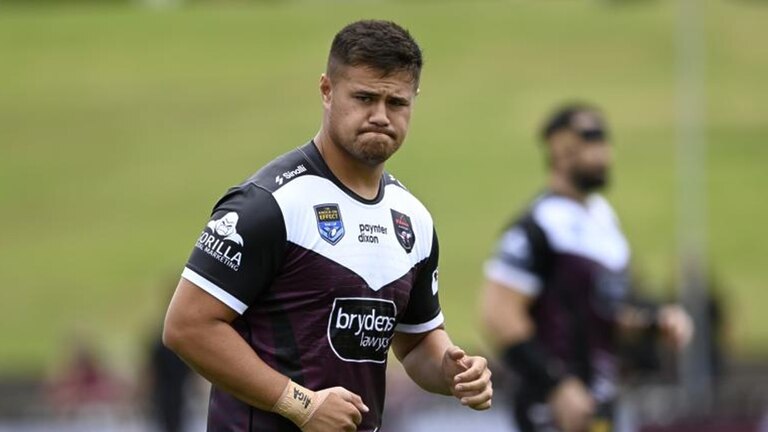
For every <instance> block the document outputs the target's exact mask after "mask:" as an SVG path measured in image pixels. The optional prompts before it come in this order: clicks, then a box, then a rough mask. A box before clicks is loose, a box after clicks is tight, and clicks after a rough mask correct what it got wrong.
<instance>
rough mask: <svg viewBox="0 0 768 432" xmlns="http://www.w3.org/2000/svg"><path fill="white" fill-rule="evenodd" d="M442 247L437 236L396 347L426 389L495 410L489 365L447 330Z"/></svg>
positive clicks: (398, 330)
mask: <svg viewBox="0 0 768 432" xmlns="http://www.w3.org/2000/svg"><path fill="white" fill-rule="evenodd" d="M439 251H440V247H439V244H438V241H437V234H436V233H435V232H434V231H433V233H432V245H431V248H430V253H429V256H428V257H427V258H426V259H425V261H424V262H423V263H422V264H421V265H420V266H419V271H418V273H417V276H416V279H415V281H414V286H413V288H412V289H411V296H410V299H409V301H408V307H407V309H406V310H405V312H404V313H403V315H402V316H401V317H400V321H399V323H398V325H397V327H395V334H394V336H393V338H392V349H393V350H394V353H395V355H396V356H397V358H398V359H399V360H400V362H401V363H402V364H403V367H405V371H406V372H407V373H408V375H409V376H410V377H411V379H412V380H413V381H415V382H416V384H418V385H419V386H421V388H423V389H424V390H427V391H429V392H432V393H438V394H444V395H454V396H456V397H457V398H459V399H460V400H461V402H462V404H464V405H467V406H469V407H471V408H474V409H477V410H483V409H488V408H490V407H491V397H492V396H493V388H492V385H491V372H490V371H489V370H488V362H487V361H486V359H485V358H483V357H479V356H469V355H466V354H465V353H464V351H463V350H462V349H461V348H459V347H457V346H455V345H454V344H453V342H451V339H450V338H449V337H448V333H446V332H445V329H444V327H443V314H442V312H441V309H440V301H439V298H438V297H439V296H438V289H437V282H438V279H437V273H438V272H437V264H438V256H439Z"/></svg>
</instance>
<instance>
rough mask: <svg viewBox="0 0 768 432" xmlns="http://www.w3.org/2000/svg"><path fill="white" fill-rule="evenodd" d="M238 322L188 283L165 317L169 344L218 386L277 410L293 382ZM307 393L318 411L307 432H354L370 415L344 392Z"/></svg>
mask: <svg viewBox="0 0 768 432" xmlns="http://www.w3.org/2000/svg"><path fill="white" fill-rule="evenodd" d="M236 317H237V313H236V312H235V311H233V310H232V309H230V308H229V307H228V306H227V305H225V304H224V303H222V302H220V301H219V300H217V299H215V298H214V297H212V296H211V295H209V294H208V293H207V292H205V291H203V290H202V289H200V288H199V287H197V286H196V285H195V284H193V283H192V282H189V281H188V280H186V279H184V278H182V279H181V281H180V282H179V285H178V287H177V288H176V292H175V293H174V295H173V299H172V300H171V303H170V306H169V307H168V312H167V314H166V317H165V326H164V330H163V342H164V343H165V344H166V346H168V348H170V349H172V350H173V351H174V352H176V354H178V355H179V357H181V358H182V359H184V360H185V361H186V362H187V363H188V364H189V365H190V366H191V367H192V368H193V369H195V370H196V371H197V372H198V373H200V375H202V376H203V377H205V378H206V379H208V380H209V381H210V382H211V383H213V384H214V385H216V386H218V387H219V388H221V389H223V390H225V391H227V392H229V393H231V394H232V395H234V396H235V397H237V398H238V399H240V400H242V401H244V402H246V403H247V404H249V405H252V406H255V407H256V408H259V409H262V410H265V411H270V410H274V408H275V406H276V405H277V402H278V401H279V400H280V398H281V397H282V396H283V392H284V390H285V389H286V388H287V386H288V385H289V384H290V380H289V379H288V377H286V376H285V375H282V374H280V373H279V372H277V371H275V370H274V369H272V368H271V367H270V366H269V365H267V364H266V363H264V362H263V361H262V360H261V359H260V358H259V356H258V355H256V353H255V352H254V351H253V349H251V347H250V346H248V344H247V343H246V342H245V340H244V339H243V338H242V337H240V335H239V334H237V332H235V330H234V329H233V328H232V326H231V324H230V323H231V322H232V321H233V320H234V319H235V318H236ZM291 391H293V388H291ZM307 393H308V395H307V396H308V397H310V398H314V400H313V401H312V402H313V403H315V404H317V406H316V407H315V408H314V411H313V412H312V414H311V416H310V417H309V418H308V421H307V422H306V423H304V424H303V425H300V426H303V427H302V430H303V431H306V432H315V431H318V432H320V431H338V430H343V431H354V430H356V426H357V425H358V424H360V421H361V420H362V414H361V411H362V412H366V411H367V410H368V409H367V407H365V405H364V404H363V402H362V400H361V399H360V397H359V396H357V395H356V394H354V393H352V392H350V391H347V390H345V389H343V388H341V387H334V388H331V389H325V390H322V391H319V392H317V393H315V394H311V393H310V392H307ZM286 396H287V397H288V398H292V397H293V395H292V394H288V395H286ZM287 417H289V418H291V416H290V415H288V416H287ZM291 420H293V419H292V418H291Z"/></svg>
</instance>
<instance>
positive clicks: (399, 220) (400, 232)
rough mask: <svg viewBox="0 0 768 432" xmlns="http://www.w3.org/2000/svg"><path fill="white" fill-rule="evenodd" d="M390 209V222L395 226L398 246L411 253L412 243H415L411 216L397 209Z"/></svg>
mask: <svg viewBox="0 0 768 432" xmlns="http://www.w3.org/2000/svg"><path fill="white" fill-rule="evenodd" d="M391 211H392V223H393V224H394V226H395V237H396V238H397V242H398V243H400V246H402V247H403V249H405V251H406V252H408V253H411V251H412V250H413V245H414V244H415V243H416V236H415V235H414V234H413V225H411V218H409V217H408V216H407V215H404V214H402V213H400V212H399V211H397V210H391Z"/></svg>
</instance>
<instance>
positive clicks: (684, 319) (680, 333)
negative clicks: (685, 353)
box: [658, 304, 694, 350]
mask: <svg viewBox="0 0 768 432" xmlns="http://www.w3.org/2000/svg"><path fill="white" fill-rule="evenodd" d="M658 320H659V321H658V324H659V330H661V335H662V337H663V338H664V339H665V340H666V341H668V342H669V343H670V344H671V345H672V346H673V347H675V348H676V349H678V350H682V349H683V348H685V347H686V346H688V343H690V342H691V338H692V337H693V331H694V329H693V320H692V319H691V316H690V315H688V312H686V311H685V309H683V308H682V307H680V306H679V305H676V304H670V305H665V306H662V307H661V309H660V310H659V316H658Z"/></svg>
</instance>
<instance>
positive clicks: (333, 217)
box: [315, 204, 344, 245]
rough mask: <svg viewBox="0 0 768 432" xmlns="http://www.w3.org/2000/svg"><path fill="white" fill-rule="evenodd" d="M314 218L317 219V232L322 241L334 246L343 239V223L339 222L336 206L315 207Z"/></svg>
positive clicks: (339, 216)
mask: <svg viewBox="0 0 768 432" xmlns="http://www.w3.org/2000/svg"><path fill="white" fill-rule="evenodd" d="M315 217H316V218H317V230H318V231H319V232H320V237H322V238H323V240H325V241H327V242H328V243H330V244H332V245H335V244H336V243H338V242H339V240H341V238H342V237H344V221H343V220H341V211H339V205H338V204H320V205H316V206H315Z"/></svg>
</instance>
